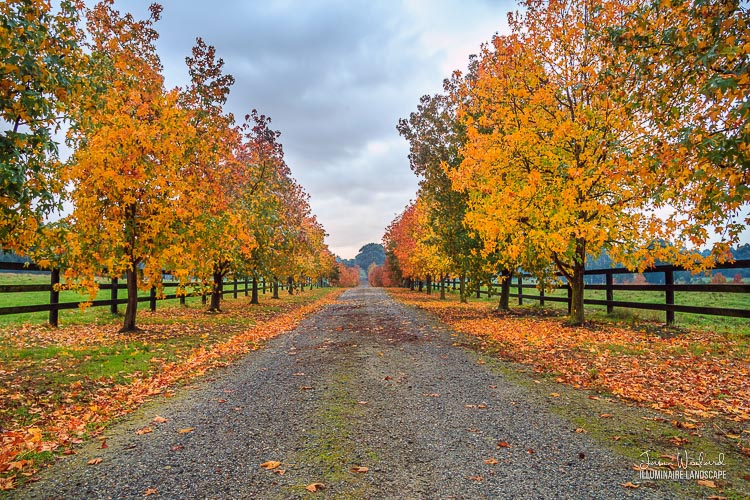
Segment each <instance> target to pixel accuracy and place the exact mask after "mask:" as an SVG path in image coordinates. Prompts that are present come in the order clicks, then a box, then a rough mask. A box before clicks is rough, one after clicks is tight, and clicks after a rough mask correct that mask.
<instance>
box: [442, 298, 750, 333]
mask: <svg viewBox="0 0 750 500" xmlns="http://www.w3.org/2000/svg"><path fill="white" fill-rule="evenodd" d="M482 290H483V291H484V292H486V290H487V288H486V287H482ZM517 291H518V289H517V288H515V287H513V288H511V293H516V292H517ZM451 292H452V290H451ZM456 293H457V292H456ZM493 293H498V287H495V288H493ZM523 293H524V294H527V295H538V294H539V292H538V291H537V290H536V289H533V288H524V290H523ZM567 296H568V295H567V291H566V290H554V291H553V292H552V293H547V292H545V297H560V298H567ZM471 297H472V299H473V300H482V301H486V302H493V303H496V302H497V301H498V300H499V297H498V296H497V295H493V297H492V298H491V299H488V298H487V295H485V294H484V293H483V294H482V298H481V299H476V294H473V295H472V296H471ZM584 298H585V299H592V300H605V299H606V292H605V291H604V290H585V291H584ZM614 300H617V301H624V302H642V303H653V304H664V303H665V300H666V298H665V292H659V291H654V292H649V291H631V290H615V291H614ZM675 304H679V305H686V306H701V307H724V308H731V309H750V294H747V293H721V292H675ZM510 305H511V307H519V306H518V298H516V297H511V299H510ZM520 307H524V308H538V307H540V306H539V301H538V300H532V299H523V306H520ZM544 308H545V309H551V310H560V311H564V310H566V309H567V304H566V303H565V302H549V301H548V302H545V304H544ZM585 310H586V315H587V317H588V318H591V319H596V320H604V321H616V322H627V323H638V322H659V323H664V322H665V321H666V313H665V312H664V311H651V310H646V309H631V308H622V307H615V309H614V312H613V313H612V314H607V308H606V306H595V305H588V304H587V305H586V306H585ZM675 326H677V327H686V328H698V329H707V330H715V331H721V332H730V333H746V334H748V335H750V320H748V319H746V318H731V317H723V316H712V315H704V314H689V313H679V312H677V313H675Z"/></svg>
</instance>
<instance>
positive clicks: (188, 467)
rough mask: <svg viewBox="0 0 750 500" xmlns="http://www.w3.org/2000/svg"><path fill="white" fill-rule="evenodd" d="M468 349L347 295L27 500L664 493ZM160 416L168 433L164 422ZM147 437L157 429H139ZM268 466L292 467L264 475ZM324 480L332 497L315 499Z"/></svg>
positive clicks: (111, 434) (360, 292)
mask: <svg viewBox="0 0 750 500" xmlns="http://www.w3.org/2000/svg"><path fill="white" fill-rule="evenodd" d="M456 340H457V336H456V334H455V333H453V332H452V331H451V330H449V329H448V328H446V327H443V326H441V325H438V324H436V323H435V322H434V321H433V320H431V319H430V318H429V317H428V316H427V315H426V313H423V312H420V311H417V310H414V309H411V308H408V307H405V306H403V305H401V304H398V303H396V302H395V301H394V300H392V299H391V298H390V297H389V296H388V295H387V294H386V293H385V292H384V291H383V290H381V289H377V288H367V287H360V288H356V289H352V290H349V291H347V292H346V293H345V294H343V295H342V296H341V298H340V299H339V301H338V302H337V303H335V304H334V305H331V306H329V307H327V308H325V309H323V310H322V311H321V312H319V313H317V314H315V315H313V316H311V317H309V318H307V319H306V320H304V321H303V322H302V323H301V324H300V325H299V327H298V328H297V329H296V330H294V331H293V332H290V333H288V334H285V335H282V336H279V337H276V338H275V339H273V340H271V341H269V342H268V343H267V344H266V345H265V347H264V348H263V349H261V350H259V351H256V352H253V353H251V354H250V355H249V356H247V357H246V358H245V359H243V360H242V361H241V362H239V363H237V364H236V365H234V366H233V367H232V368H230V369H227V370H224V371H222V372H219V373H215V374H214V375H213V377H212V378H208V379H206V380H205V381H202V382H201V383H200V384H199V385H198V386H195V387H188V388H185V389H182V390H180V391H178V393H177V396H176V397H173V398H169V399H160V401H159V402H155V403H150V404H148V405H146V406H145V407H143V408H142V409H141V410H139V411H138V412H136V413H135V414H133V415H131V416H129V417H128V418H127V419H126V420H124V421H122V422H119V423H117V424H116V425H113V426H112V427H111V428H110V429H109V430H108V431H107V441H106V443H107V447H106V448H102V447H101V441H95V442H91V443H89V444H88V445H86V446H84V447H83V448H82V449H81V451H80V452H79V453H78V454H76V455H72V456H70V457H66V458H64V459H62V460H60V461H59V463H58V464H56V465H55V466H54V467H52V468H50V469H49V470H48V471H46V473H45V474H43V476H42V480H41V481H39V482H38V483H35V484H33V485H32V486H31V487H28V488H25V489H23V490H21V491H18V492H16V495H17V496H18V497H20V498H65V499H68V498H143V497H144V496H147V497H148V498H305V497H319V498H472V499H473V498H629V497H632V498H662V497H663V496H664V495H665V493H662V492H659V491H655V490H649V489H646V488H640V489H638V490H630V489H626V488H624V487H623V486H621V484H623V483H626V482H628V481H633V482H637V473H636V472H634V471H633V470H631V466H632V461H631V460H628V459H625V458H621V457H617V456H614V455H612V454H611V453H610V452H608V451H606V450H604V449H602V448H600V447H598V446H597V445H596V443H595V442H593V441H592V440H591V439H590V438H589V437H588V436H586V435H585V434H578V433H576V432H575V428H574V427H573V426H572V424H570V423H569V422H566V421H564V420H562V419H561V418H559V417H557V416H555V415H553V414H552V413H550V412H549V411H548V410H547V409H546V408H545V403H544V400H543V399H542V398H539V397H538V396H532V395H530V394H528V392H527V391H524V390H523V388H522V387H519V386H517V385H514V384H512V383H511V382H509V381H507V380H506V379H504V377H503V376H502V375H501V374H500V370H496V369H493V362H486V363H485V362H483V360H481V359H480V358H479V357H478V355H477V354H475V353H474V352H473V351H470V350H468V349H464V348H461V347H456V346H454V345H453V344H454V342H456ZM157 415H158V416H160V417H162V418H163V419H166V422H162V423H157V422H154V421H153V419H154V418H155V417H156V416H157ZM144 427H150V428H152V429H153V432H148V433H144V434H138V433H136V431H137V430H139V429H143V428H144ZM99 458H100V459H101V462H100V463H96V464H93V465H88V462H89V461H91V460H94V459H99ZM97 461H98V460H97ZM267 461H276V462H280V464H279V465H278V466H277V467H275V468H274V469H272V470H266V469H264V468H261V467H260V464H262V463H264V462H267ZM485 461H486V462H489V463H486V462H485ZM270 465H275V464H270ZM357 467H358V468H360V469H354V470H355V471H352V469H353V468H357ZM364 468H366V469H364ZM357 470H359V471H364V470H366V472H357ZM312 483H322V484H324V485H325V489H322V490H320V491H318V492H316V493H310V492H309V491H307V490H306V489H305V487H306V486H309V485H310V484H312Z"/></svg>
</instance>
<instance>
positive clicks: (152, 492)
mask: <svg viewBox="0 0 750 500" xmlns="http://www.w3.org/2000/svg"><path fill="white" fill-rule="evenodd" d="M151 495H156V488H147V489H146V491H144V492H143V496H144V497H148V496H151Z"/></svg>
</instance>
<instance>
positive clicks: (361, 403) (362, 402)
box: [357, 401, 367, 405]
mask: <svg viewBox="0 0 750 500" xmlns="http://www.w3.org/2000/svg"><path fill="white" fill-rule="evenodd" d="M357 404H358V405H366V404H367V401H357Z"/></svg>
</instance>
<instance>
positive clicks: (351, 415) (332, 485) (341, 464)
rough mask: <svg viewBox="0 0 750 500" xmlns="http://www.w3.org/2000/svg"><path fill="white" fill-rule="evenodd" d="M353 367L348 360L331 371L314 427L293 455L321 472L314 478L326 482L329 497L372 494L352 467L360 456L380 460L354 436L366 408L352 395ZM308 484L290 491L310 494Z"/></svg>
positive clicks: (358, 496) (363, 496)
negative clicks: (357, 441)
mask: <svg viewBox="0 0 750 500" xmlns="http://www.w3.org/2000/svg"><path fill="white" fill-rule="evenodd" d="M353 370H354V367H353V366H348V363H347V364H346V365H344V366H339V367H337V368H336V370H335V371H334V372H333V373H332V374H331V376H330V379H329V381H328V385H327V387H326V389H325V390H324V392H323V394H322V395H321V397H320V406H319V408H318V409H317V410H316V412H315V413H314V414H313V415H312V417H311V426H312V428H311V430H310V431H309V437H308V439H307V441H306V443H305V448H304V449H303V450H302V451H301V452H300V453H299V454H298V456H296V457H295V458H294V461H295V462H299V463H304V464H306V465H307V466H310V467H312V468H313V469H317V470H320V471H321V472H322V477H321V478H319V479H318V478H316V479H315V481H316V482H321V483H323V484H325V485H326V497H327V498H367V497H369V496H372V493H371V492H370V488H369V484H368V482H367V481H366V478H367V476H366V475H365V474H357V473H353V472H351V471H350V470H349V469H351V468H352V467H355V466H358V465H360V461H359V460H361V457H367V458H368V459H369V462H368V463H377V462H378V461H379V457H378V455H377V454H376V453H375V452H374V451H372V450H370V449H365V448H363V447H362V446H361V445H358V444H357V443H356V442H355V439H354V437H355V436H354V434H353V432H354V429H355V428H356V423H357V420H358V419H361V418H363V417H364V411H363V409H362V406H361V405H359V404H357V400H356V397H355V396H354V394H353V390H352V389H353V386H352V384H353V383H354V382H353V380H352V375H351V374H352V371H353ZM305 486H306V485H297V486H294V487H290V488H289V491H290V493H294V494H303V493H307V491H306V490H305V489H304V488H305ZM368 492H369V493H368ZM310 496H311V497H312V496H314V495H313V494H310Z"/></svg>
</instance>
